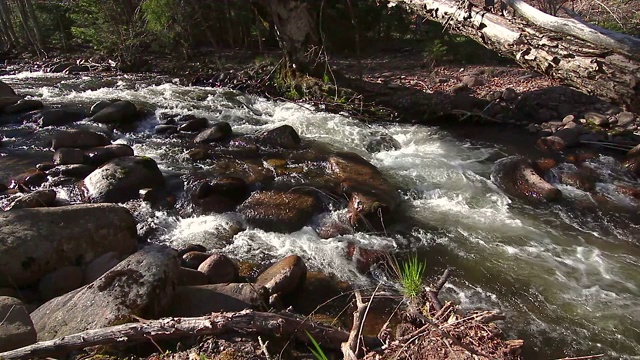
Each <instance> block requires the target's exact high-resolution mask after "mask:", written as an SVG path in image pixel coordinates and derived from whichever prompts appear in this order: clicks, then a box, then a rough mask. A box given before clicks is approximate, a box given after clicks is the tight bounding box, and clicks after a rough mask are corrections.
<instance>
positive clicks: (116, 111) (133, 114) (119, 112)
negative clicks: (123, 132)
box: [91, 100, 138, 124]
mask: <svg viewBox="0 0 640 360" xmlns="http://www.w3.org/2000/svg"><path fill="white" fill-rule="evenodd" d="M137 117H138V108H137V107H136V105H135V104H134V103H132V102H131V101H126V100H123V101H117V102H114V103H113V104H111V105H109V106H107V107H105V108H104V109H102V110H100V111H98V113H96V114H95V115H93V116H92V117H91V121H94V122H97V123H101V124H127V123H131V122H133V121H135V120H136V119H137Z"/></svg>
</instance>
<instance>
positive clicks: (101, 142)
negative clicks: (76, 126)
mask: <svg viewBox="0 0 640 360" xmlns="http://www.w3.org/2000/svg"><path fill="white" fill-rule="evenodd" d="M109 144H111V141H110V140H109V138H107V137H106V136H105V135H103V134H100V133H97V132H94V131H90V130H69V131H60V132H58V133H56V134H55V135H54V136H53V141H52V143H51V147H52V148H53V150H58V149H61V148H79V149H89V148H93V147H99V146H105V145H109Z"/></svg>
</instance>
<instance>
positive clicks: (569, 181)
mask: <svg viewBox="0 0 640 360" xmlns="http://www.w3.org/2000/svg"><path fill="white" fill-rule="evenodd" d="M557 175H558V179H559V180H560V182H561V183H562V184H564V185H569V186H573V187H574V188H576V189H580V190H582V191H587V192H589V191H593V190H595V188H596V180H597V178H596V177H595V176H593V174H591V173H590V172H589V171H588V170H585V169H584V168H578V169H577V171H572V172H570V171H559V172H557Z"/></svg>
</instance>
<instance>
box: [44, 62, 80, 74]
mask: <svg viewBox="0 0 640 360" xmlns="http://www.w3.org/2000/svg"><path fill="white" fill-rule="evenodd" d="M74 65H76V64H75V63H72V62H62V63H59V64H57V65H53V66H51V67H49V68H48V69H47V72H50V73H61V72H63V71H65V70H66V69H68V68H69V67H71V66H74Z"/></svg>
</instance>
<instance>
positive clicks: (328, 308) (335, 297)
mask: <svg viewBox="0 0 640 360" xmlns="http://www.w3.org/2000/svg"><path fill="white" fill-rule="evenodd" d="M352 291H353V288H352V287H351V285H349V283H347V282H346V281H339V280H336V279H334V278H333V277H330V276H327V275H326V274H324V273H322V272H315V271H310V272H308V273H307V277H306V279H305V281H304V284H302V286H301V287H300V288H298V289H296V290H295V291H294V292H292V293H291V294H290V295H289V296H287V297H285V303H286V305H287V306H288V305H291V306H292V307H293V309H294V310H295V312H297V313H299V314H304V315H310V314H313V313H316V314H317V313H320V314H326V315H329V316H331V317H332V318H333V317H334V316H335V314H337V313H338V312H340V311H342V309H344V308H346V307H348V306H350V302H351V300H350V299H346V296H344V294H348V293H351V292H352Z"/></svg>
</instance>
